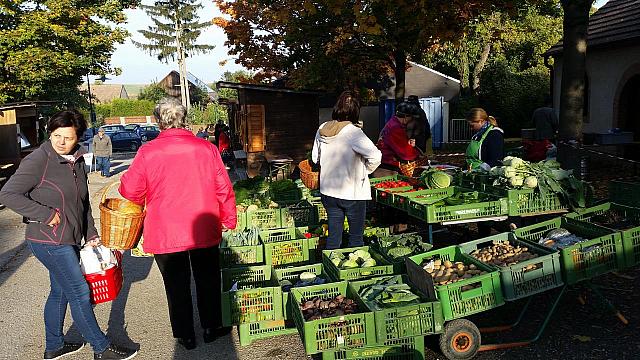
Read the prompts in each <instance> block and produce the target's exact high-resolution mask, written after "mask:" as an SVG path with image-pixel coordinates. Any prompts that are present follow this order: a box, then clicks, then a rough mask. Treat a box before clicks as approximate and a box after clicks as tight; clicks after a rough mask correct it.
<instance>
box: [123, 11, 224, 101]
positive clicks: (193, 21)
mask: <svg viewBox="0 0 640 360" xmlns="http://www.w3.org/2000/svg"><path fill="white" fill-rule="evenodd" d="M141 8H142V9H143V10H144V11H145V12H146V13H147V15H149V17H151V20H152V21H153V23H154V25H152V26H149V27H148V29H147V30H139V32H140V33H141V34H142V35H143V36H144V37H145V38H146V39H147V40H148V43H141V42H138V41H133V44H134V45H135V46H137V47H138V48H140V49H143V50H145V51H147V52H149V54H151V55H155V56H157V57H158V60H160V61H161V62H164V63H168V62H169V60H171V61H175V60H176V59H177V61H178V68H179V70H180V71H179V73H180V86H181V92H182V103H183V104H184V105H186V106H187V107H188V105H189V103H190V101H189V91H188V88H187V86H188V82H187V79H186V76H187V68H186V64H185V58H186V57H187V56H190V55H193V54H197V53H203V52H206V51H208V50H212V49H213V48H214V46H212V45H205V44H196V42H197V40H198V37H199V36H200V34H201V32H202V29H203V28H205V27H207V26H210V25H211V24H210V23H208V22H199V21H198V16H197V14H196V12H197V11H198V10H199V9H201V8H202V5H201V4H200V3H198V2H197V1H196V0H157V1H155V3H154V5H142V6H141ZM163 20H164V21H163Z"/></svg>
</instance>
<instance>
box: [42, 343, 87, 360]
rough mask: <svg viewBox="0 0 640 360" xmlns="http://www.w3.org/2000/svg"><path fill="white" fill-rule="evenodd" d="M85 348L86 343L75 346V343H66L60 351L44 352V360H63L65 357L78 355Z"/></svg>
mask: <svg viewBox="0 0 640 360" xmlns="http://www.w3.org/2000/svg"><path fill="white" fill-rule="evenodd" d="M83 347H84V343H82V344H74V343H68V342H65V343H64V344H63V345H62V347H61V348H60V349H58V350H55V351H45V352H44V359H45V360H50V359H62V358H63V357H65V356H67V355H70V354H74V353H77V352H78V351H80V350H82V348H83Z"/></svg>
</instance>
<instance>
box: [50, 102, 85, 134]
mask: <svg viewBox="0 0 640 360" xmlns="http://www.w3.org/2000/svg"><path fill="white" fill-rule="evenodd" d="M64 127H73V128H74V129H76V135H77V136H78V139H80V138H81V137H82V135H84V132H85V131H87V120H85V118H84V115H82V113H81V112H80V111H78V110H76V109H69V110H63V111H59V112H57V113H55V114H53V116H51V117H50V118H49V122H48V123H47V131H48V132H49V134H51V133H52V132H54V131H56V129H57V128H64Z"/></svg>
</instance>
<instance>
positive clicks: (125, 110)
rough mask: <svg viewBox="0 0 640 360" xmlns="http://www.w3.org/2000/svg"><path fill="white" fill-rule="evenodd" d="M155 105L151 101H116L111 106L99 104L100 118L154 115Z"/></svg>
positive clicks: (98, 113)
mask: <svg viewBox="0 0 640 360" xmlns="http://www.w3.org/2000/svg"><path fill="white" fill-rule="evenodd" d="M154 107H155V103H154V102H153V101H149V100H132V99H114V100H113V101H112V102H111V103H109V104H97V105H96V114H97V115H98V117H102V118H108V117H114V116H147V115H152V114H153V108H154Z"/></svg>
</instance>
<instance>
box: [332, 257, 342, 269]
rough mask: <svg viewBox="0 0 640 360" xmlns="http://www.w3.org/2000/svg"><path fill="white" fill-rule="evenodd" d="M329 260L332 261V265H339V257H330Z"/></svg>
mask: <svg viewBox="0 0 640 360" xmlns="http://www.w3.org/2000/svg"><path fill="white" fill-rule="evenodd" d="M330 260H331V262H332V263H333V265H335V266H336V267H339V266H340V263H341V262H342V260H340V258H337V257H334V258H333V259H330Z"/></svg>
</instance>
